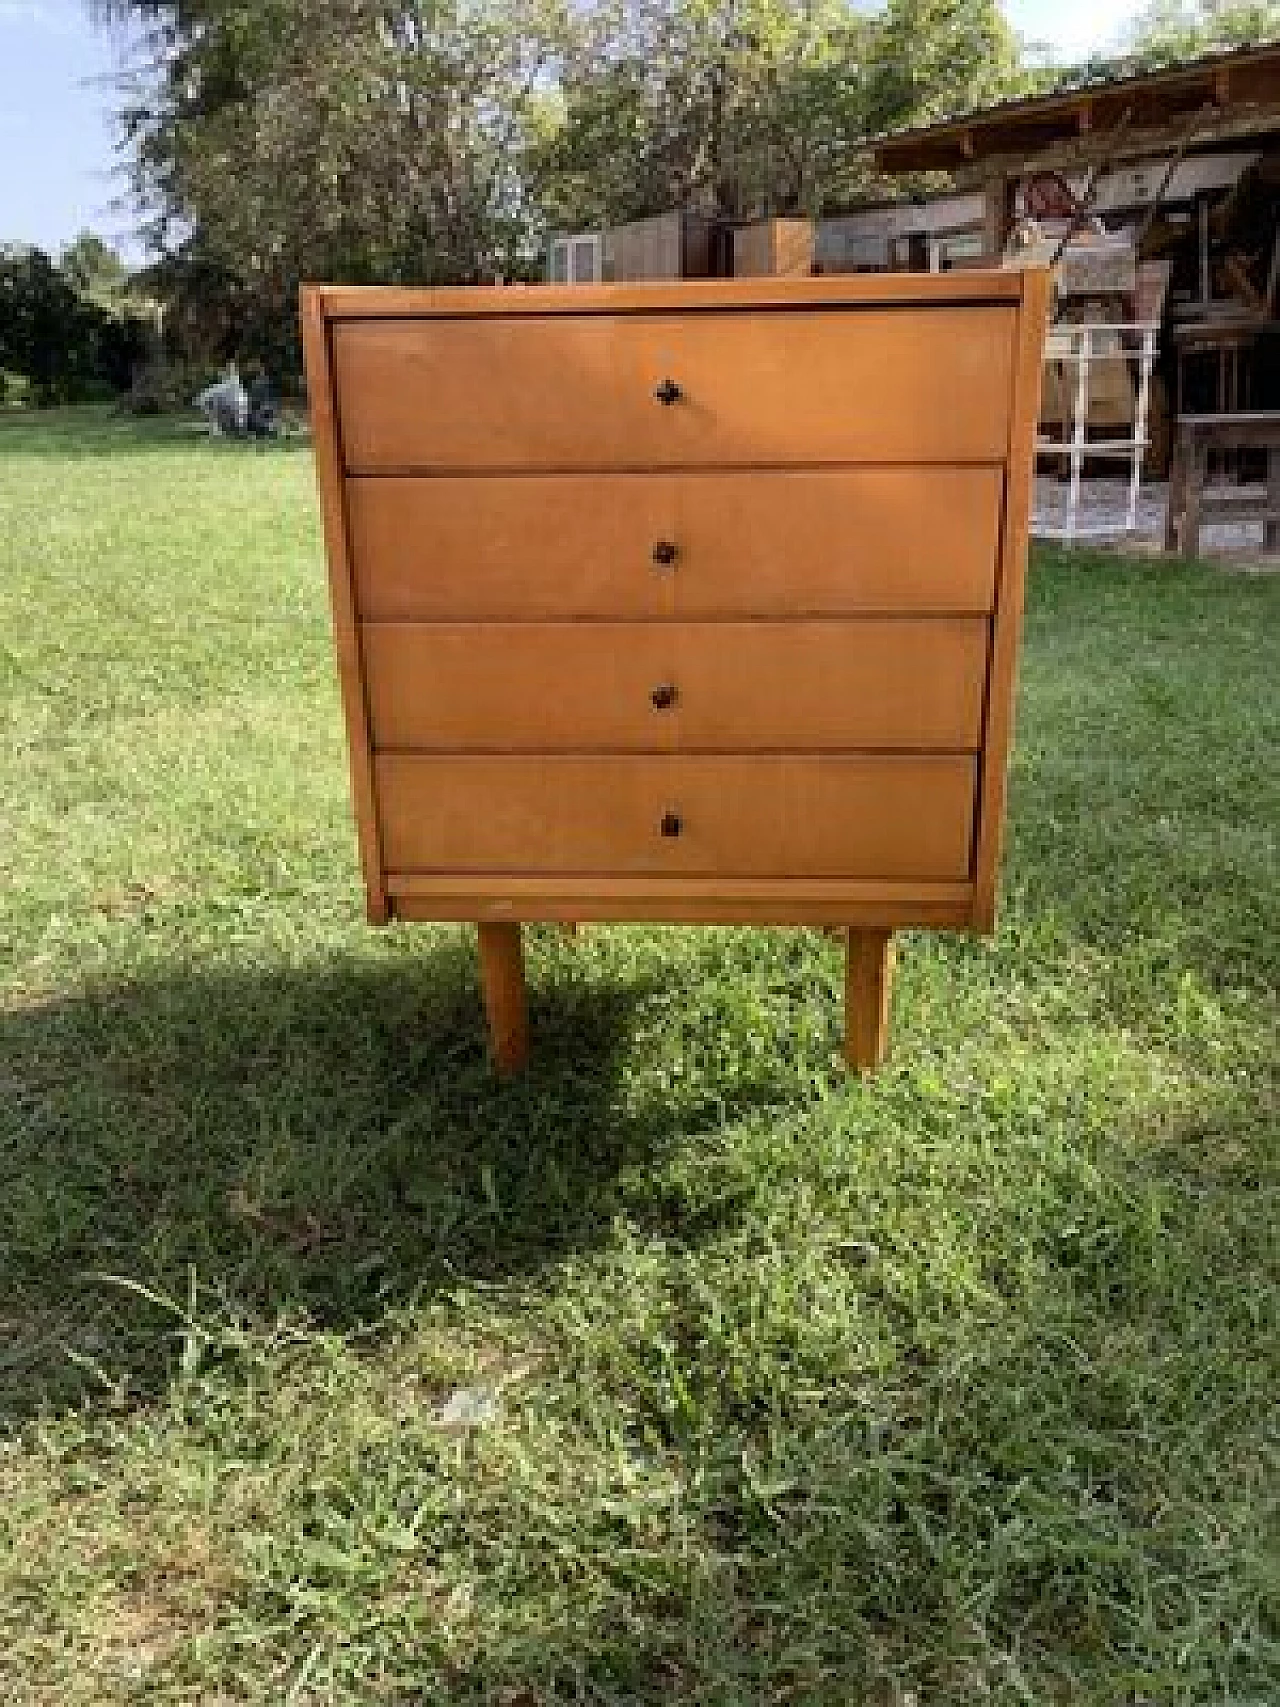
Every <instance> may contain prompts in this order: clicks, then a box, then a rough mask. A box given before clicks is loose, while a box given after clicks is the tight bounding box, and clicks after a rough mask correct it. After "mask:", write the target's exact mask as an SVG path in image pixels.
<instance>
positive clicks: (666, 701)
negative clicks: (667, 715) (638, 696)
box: [649, 682, 676, 711]
mask: <svg viewBox="0 0 1280 1707" xmlns="http://www.w3.org/2000/svg"><path fill="white" fill-rule="evenodd" d="M649 698H650V699H651V700H652V701H653V709H654V710H655V711H670V710H671V707H672V706H673V705H674V704H675V703H676V689H675V683H674V682H659V683H658V685H657V687H656V688H654V690H653V692H652V693H651V694H650V695H649Z"/></svg>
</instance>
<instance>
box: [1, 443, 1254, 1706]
mask: <svg viewBox="0 0 1280 1707" xmlns="http://www.w3.org/2000/svg"><path fill="white" fill-rule="evenodd" d="M1278 680H1280V580H1277V579H1276V578H1274V577H1261V576H1258V577H1248V576H1239V575H1228V574H1225V573H1223V572H1221V571H1218V570H1214V569H1212V568H1209V567H1172V566H1169V565H1167V564H1162V563H1161V564H1153V563H1135V562H1126V561H1124V560H1123V559H1120V558H1116V557H1108V556H1088V555H1084V554H1080V555H1076V556H1074V557H1055V556H1051V555H1048V554H1045V555H1042V556H1041V557H1040V558H1039V559H1038V560H1037V561H1036V563H1035V565H1034V568H1033V573H1032V578H1031V589H1030V610H1029V616H1028V623H1027V632H1026V647H1025V657H1024V667H1023V671H1022V689H1021V695H1020V708H1019V726H1018V739H1017V752H1016V758H1015V761H1014V769H1013V779H1012V791H1011V807H1010V834H1009V846H1008V860H1007V865H1006V871H1005V878H1004V904H1003V911H1002V916H1001V924H1000V930H999V934H998V936H997V937H996V938H995V939H994V940H993V941H990V942H985V941H970V940H967V939H963V938H945V937H939V936H929V935H923V934H920V935H916V934H912V935H909V936H907V937H906V938H905V939H904V941H903V944H902V949H901V954H900V968H899V975H898V980H897V985H896V992H895V1000H894V1030H893V1053H892V1056H891V1059H890V1062H889V1064H888V1066H887V1068H886V1069H885V1071H884V1072H883V1073H882V1074H881V1075H880V1077H878V1078H877V1079H875V1080H874V1081H872V1082H867V1083H858V1082H856V1081H852V1080H850V1079H849V1078H847V1077H846V1075H845V1074H844V1072H843V1071H842V1070H841V1067H840V1063H839V1057H838V1051H839V1039H840V1012H839V1001H838V994H839V986H840V976H841V968H840V959H839V953H838V947H837V945H836V944H834V943H832V942H830V941H828V940H826V939H824V938H823V937H822V936H821V935H819V934H817V933H815V932H805V931H794V930H792V931H786V930H778V931H772V932H764V931H728V930H704V931H692V930H674V929H672V930H657V929H628V928H616V929H604V928H592V929H589V930H587V931H586V932H585V933H584V934H583V935H582V936H581V937H580V939H579V940H578V941H577V942H576V943H573V944H570V943H568V942H566V941H565V940H564V939H563V938H562V937H561V936H560V935H559V934H558V933H556V932H554V931H550V930H547V931H539V932H537V933H535V934H534V936H533V940H532V943H531V953H530V963H531V964H530V971H531V980H532V986H533V992H534V998H533V999H534V1023H535V1030H536V1052H535V1059H534V1065H533V1068H532V1071H531V1072H530V1073H529V1075H528V1076H527V1077H526V1078H525V1079H523V1080H522V1081H520V1082H517V1083H511V1084H505V1085H504V1084H499V1083H497V1082H495V1081H494V1079H493V1078H492V1077H491V1075H490V1073H489V1071H488V1069H487V1066H486V1062H485V1053H484V1041H483V1034H482V1029H481V1022H480V1011H479V1002H478V995H477V990H476V983H475V972H474V966H473V954H472V945H471V944H470V942H469V940H468V933H467V931H465V930H464V929H462V928H460V927H440V928H424V927H414V928H393V929H391V930H388V931H383V932H375V931H371V930H369V929H368V928H367V927H366V926H365V925H364V924H363V923H362V913H361V896H360V891H359V888H358V884H357V879H356V867H355V852H354V838H353V835H352V831H351V828H350V819H349V808H348V797H347V782H346V772H345V757H344V745H343V736H342V731H341V726H340V719H339V711H338V701H337V694H336V689H335V683H334V674H333V667H332V662H331V651H330V640H329V630H328V616H327V608H326V598H325V590H324V578H323V565H322V557H321V551H320V543H319V535H318V525H317V519H316V505H315V501H314V495H313V480H312V471H311V464H310V458H309V455H308V454H307V453H306V451H305V449H284V448H270V449H265V450H264V449H255V448H245V447H238V446H232V445H227V444H211V443H207V442H204V441H203V440H201V439H200V438H199V437H197V436H196V435H194V434H193V433H192V432H190V431H188V430H187V429H186V428H184V427H178V426H175V425H172V424H169V423H159V424H154V425H146V426H139V425H136V424H128V423H125V422H122V421H115V420H112V419H111V418H110V417H108V416H105V415H102V414H97V413H93V412H87V413H86V412H67V413H63V414H61V415H52V416H47V417H35V416H31V417H28V416H19V417H15V418H11V419H4V420H0V681H2V682H3V731H4V735H3V747H2V757H0V762H2V764H3V777H2V781H0V882H2V884H3V918H2V923H0V956H2V958H3V997H2V999H0V1416H2V1417H3V1430H2V1431H0V1701H2V1702H3V1703H4V1704H5V1707H36V1704H39V1707H46V1704H52V1703H58V1704H60V1707H61V1704H66V1707H78V1704H82V1703H95V1704H96V1703H116V1702H131V1703H132V1702H148V1703H150V1702H156V1703H161V1702H163V1703H202V1704H203V1703H233V1702H234V1703H239V1702H261V1703H315V1704H319V1703H357V1702H358V1703H363V1702H369V1703H391V1704H395V1707H409V1704H410V1703H423V1702H432V1703H434V1702H448V1703H462V1704H467V1703H471V1704H476V1703H482V1702H483V1703H495V1704H503V1707H535V1704H540V1703H570V1702H575V1703H599V1704H602V1707H603V1704H606V1703H608V1704H616V1703H633V1702H634V1703H657V1702H696V1703H699V1704H707V1707H730V1704H736V1703H753V1702H762V1703H763V1702H768V1703H775V1702H793V1703H823V1704H825V1703H832V1704H835V1703H839V1704H846V1703H868V1704H874V1707H942V1704H953V1703H954V1704H959V1703H966V1704H967V1703H974V1702H988V1703H1010V1704H1012V1703H1020V1704H1021V1703H1045V1704H1050V1703H1053V1704H1058V1703H1098V1704H1107V1707H1113V1704H1120V1703H1132V1704H1139V1703H1141V1704H1150V1703H1161V1704H1163V1703H1219V1704H1228V1703H1229V1704H1232V1707H1245V1704H1248V1707H1264V1704H1273V1703H1275V1702H1276V1701H1277V1700H1280V1627H1278V1619H1277V1598H1278V1590H1280V1525H1278V1524H1277V1503H1276V1497H1277V1487H1278V1485H1280V1483H1278V1479H1277V1467H1278V1466H1277V1456H1278V1454H1277V1447H1278V1443H1280V1442H1278V1436H1280V1429H1278V1419H1280V1406H1278V1404H1277V1400H1278V1398H1280V1380H1278V1375H1280V1368H1278V1363H1280V1321H1278V1320H1277V1318H1278V1315H1280V1311H1278V1310H1277V1300H1278V1299H1280V1273H1278V1268H1280V1265H1278V1263H1277V1254H1278V1253H1277V1243H1276V1227H1277V1222H1276V1207H1277V1205H1276V1184H1277V1168H1276V1161H1277V1146H1276V1115H1277V1095H1276V1062H1277V1054H1278V1051H1277V1033H1278V1027H1277V1001H1276V990H1277V971H1278V969H1280V925H1278V919H1280V862H1278V861H1277V850H1276V838H1277V831H1278V829H1280V780H1278V779H1280V763H1278V754H1280V696H1278V695H1277V691H1276V690H1277V682H1278ZM459 1393H461V1395H462V1396H461V1398H459V1397H458V1395H459ZM451 1400H452V1401H453V1403H452V1406H451V1404H450V1401H451ZM459 1414H460V1420H459Z"/></svg>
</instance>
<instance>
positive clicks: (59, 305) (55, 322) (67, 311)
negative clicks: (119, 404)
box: [0, 244, 151, 404]
mask: <svg viewBox="0 0 1280 1707" xmlns="http://www.w3.org/2000/svg"><path fill="white" fill-rule="evenodd" d="M150 335H151V329H150V325H149V323H148V322H147V321H146V320H145V319H144V318H143V317H141V316H138V315H134V314H131V313H122V312H118V311H115V310H112V309H107V308H104V307H102V306H101V305H100V304H99V303H97V302H94V301H92V300H91V299H90V298H89V297H87V296H85V295H84V294H82V293H81V292H80V291H79V290H77V289H76V287H75V285H74V284H73V283H72V282H71V280H70V279H69V278H68V277H67V276H66V274H65V273H64V271H63V270H62V269H61V268H60V267H58V266H56V265H55V264H54V262H53V261H52V260H51V259H50V257H49V256H48V255H47V254H45V252H44V251H43V250H42V249H35V248H32V247H31V246H30V245H27V244H8V245H4V246H0V368H8V369H9V370H11V371H12V372H15V373H21V374H25V375H26V377H27V379H28V381H29V382H30V387H31V394H32V396H33V398H34V400H35V401H36V402H37V403H39V404H49V403H78V402H87V401H90V400H92V399H94V398H102V397H109V396H111V395H112V394H113V393H115V392H119V391H123V390H124V389H125V388H126V387H127V386H128V384H129V381H130V378H131V375H132V372H133V368H134V366H135V364H137V363H138V362H140V361H141V360H142V359H143V357H144V355H145V354H146V350H147V345H148V342H149V339H150Z"/></svg>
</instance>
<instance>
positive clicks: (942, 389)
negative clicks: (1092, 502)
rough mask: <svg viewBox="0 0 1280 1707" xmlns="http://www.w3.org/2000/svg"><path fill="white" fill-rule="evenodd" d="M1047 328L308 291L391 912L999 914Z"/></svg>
mask: <svg viewBox="0 0 1280 1707" xmlns="http://www.w3.org/2000/svg"><path fill="white" fill-rule="evenodd" d="M1045 315H1046V291H1045V283H1044V278H1043V275H1041V274H1037V273H1027V272H1023V273H1010V274H1006V273H960V274H950V275H943V276H941V277H929V276H919V275H901V276H896V277H895V276H891V275H886V276H883V277H876V278H873V279H868V278H819V279H796V280H780V279H755V280H750V281H745V280H732V281H716V282H712V281H699V282H697V283H681V284H663V285H651V286H614V287H609V286H605V287H588V288H582V287H509V288H505V289H501V288H495V289H485V290H471V289H463V290H430V291H400V290H384V289H347V288H337V287H323V286H318V287H308V288H307V289H306V290H305V291H304V295H303V327H304V344H305V350H306V357H307V369H308V385H309V390H310V396H311V408H312V420H313V429H314V437H315V447H316V457H317V464H318V469H319V476H320V485H321V495H322V502H323V511H324V520H325V535H326V546H327V551H328V558H329V568H330V587H331V594H332V601H333V614H334V628H335V635H336V640H337V647H338V658H339V666H340V676H341V682H342V690H343V700H344V708H345V713H346V722H347V737H348V744H349V750H350V758H351V768H352V781H353V791H354V796H355V803H356V817H357V824H358V828H359V835H360V847H361V857H362V863H363V868H364V876H365V882H366V889H367V892H368V899H369V908H370V914H371V916H372V917H374V918H376V919H383V918H386V917H388V916H392V915H398V916H402V917H409V918H448V917H474V918H479V919H491V920H493V919H509V920H520V919H538V918H593V917H594V918H617V919H625V918H652V919H671V920H699V919H707V920H712V919H742V920H746V921H753V920H754V921H760V922H765V921H777V922H788V921H794V922H807V921H812V922H818V921H822V922H828V921H829V922H845V923H849V924H859V925H875V926H884V927H892V926H894V925H899V924H908V923H914V924H940V925H959V926H970V927H974V928H989V927H990V924H991V922H992V916H993V911H994V897H995V880H996V871H997V865H998V859H999V846H1000V836H1001V827H1002V820H1003V815H1004V778H1005V766H1006V758H1007V750H1008V744H1009V738H1010V726H1011V714H1012V698H1013V685H1014V672H1015V659H1016V650H1017V640H1018V630H1019V626H1020V619H1021V605H1022V588H1023V576H1024V564H1025V555H1026V541H1027V524H1028V508H1029V487H1030V471H1031V454H1032V438H1033V431H1034V424H1035V417H1036V410H1037V403H1038V396H1039V375H1040V365H1041V347H1042V341H1043V336H1044V326H1045Z"/></svg>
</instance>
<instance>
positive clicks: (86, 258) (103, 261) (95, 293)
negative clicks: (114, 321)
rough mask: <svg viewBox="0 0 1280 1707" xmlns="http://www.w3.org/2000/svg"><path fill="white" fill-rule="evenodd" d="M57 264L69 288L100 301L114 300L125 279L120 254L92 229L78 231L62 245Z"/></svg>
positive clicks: (126, 274) (108, 301)
mask: <svg viewBox="0 0 1280 1707" xmlns="http://www.w3.org/2000/svg"><path fill="white" fill-rule="evenodd" d="M58 267H59V270H60V271H61V273H62V276H63V277H64V278H65V279H67V280H68V281H69V283H70V284H71V287H72V289H73V290H76V291H78V292H79V293H80V295H81V296H88V297H92V298H93V300H94V301H96V302H101V303H103V304H107V303H114V302H117V301H118V300H119V298H120V297H121V295H122V294H123V292H124V290H125V288H126V287H127V285H128V282H129V269H128V268H127V267H126V266H125V264H124V262H123V261H122V260H121V258H120V256H119V255H118V254H117V252H116V251H115V250H114V249H113V248H112V247H111V245H110V244H109V243H104V242H103V240H102V238H101V237H99V236H97V235H96V233H94V232H92V231H82V232H81V233H80V234H79V236H78V237H75V238H73V239H72V241H71V242H70V243H68V244H67V245H66V247H65V248H64V249H63V251H62V253H61V255H60V256H59V257H58Z"/></svg>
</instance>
